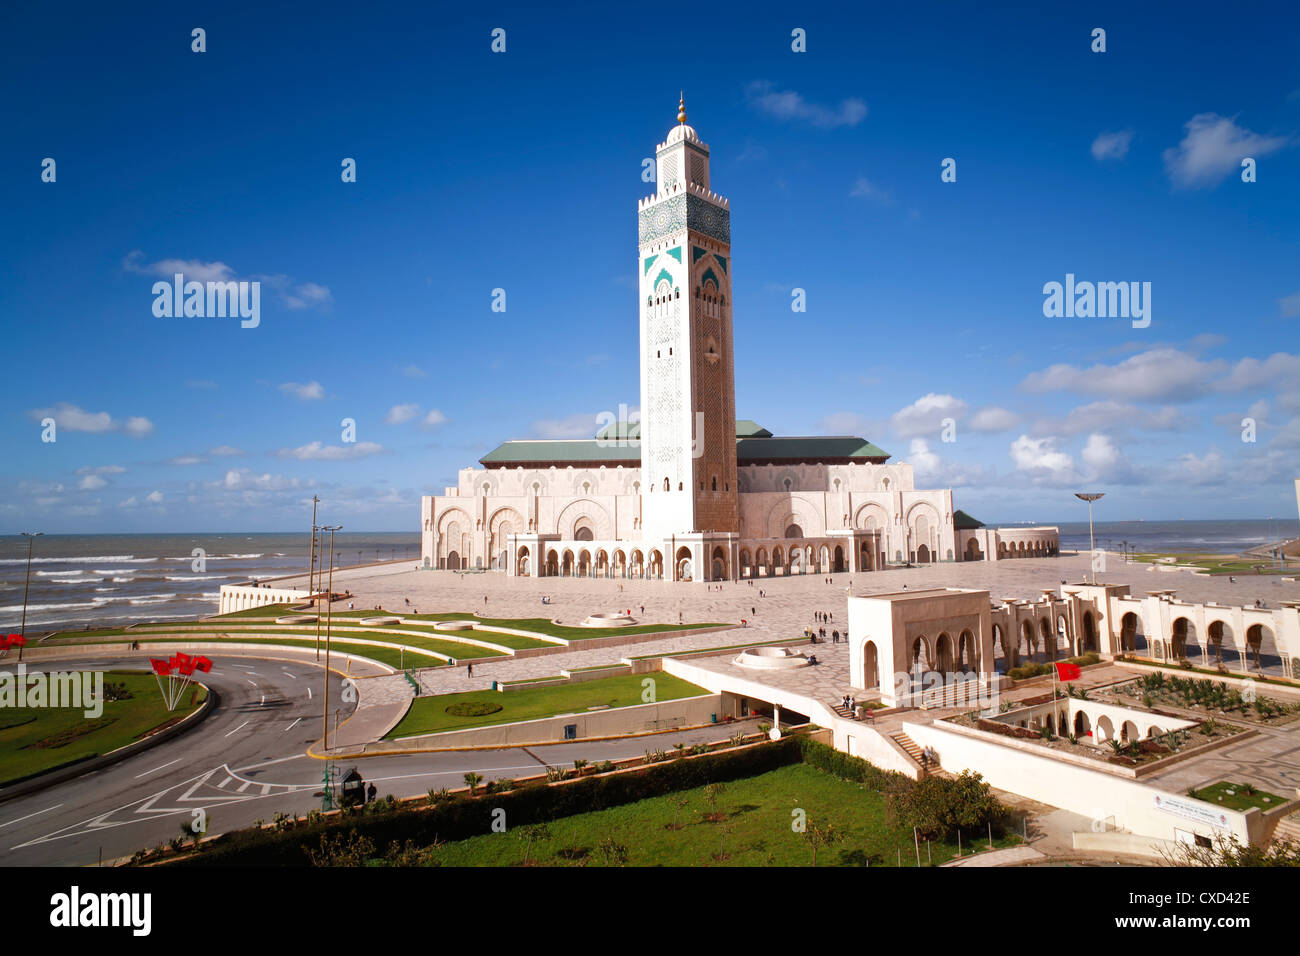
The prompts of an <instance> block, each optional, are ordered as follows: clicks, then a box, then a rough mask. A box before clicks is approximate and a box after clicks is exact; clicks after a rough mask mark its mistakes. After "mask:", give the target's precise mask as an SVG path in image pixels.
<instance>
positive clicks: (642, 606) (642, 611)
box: [641, 604, 645, 617]
mask: <svg viewBox="0 0 1300 956" xmlns="http://www.w3.org/2000/svg"><path fill="white" fill-rule="evenodd" d="M641 616H642V617H645V605H644V604H642V605H641Z"/></svg>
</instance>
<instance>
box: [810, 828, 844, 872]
mask: <svg viewBox="0 0 1300 956" xmlns="http://www.w3.org/2000/svg"><path fill="white" fill-rule="evenodd" d="M803 838H804V840H805V841H807V843H808V845H809V846H811V847H812V851H813V864H812V865H813V866H816V865H817V851H818V849H820V848H821V847H824V846H830V845H832V844H834V843H838V842H839V841H840V832H839V831H838V830H836V829H835V824H833V823H826V824H820V823H811V822H810V823H809V824H808V828H807V829H806V830H804V831H803Z"/></svg>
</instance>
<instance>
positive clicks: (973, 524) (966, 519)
mask: <svg viewBox="0 0 1300 956" xmlns="http://www.w3.org/2000/svg"><path fill="white" fill-rule="evenodd" d="M952 526H953V527H954V528H956V529H957V530H958V531H971V530H973V529H975V528H982V527H984V522H983V521H976V520H975V519H974V518H972V517H971V516H970V515H968V514H967V513H966V512H964V511H961V510H958V511H954V512H953V513H952Z"/></svg>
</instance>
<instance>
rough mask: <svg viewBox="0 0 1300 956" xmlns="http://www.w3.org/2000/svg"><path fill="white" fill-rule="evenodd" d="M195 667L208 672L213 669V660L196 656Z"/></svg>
mask: <svg viewBox="0 0 1300 956" xmlns="http://www.w3.org/2000/svg"><path fill="white" fill-rule="evenodd" d="M194 669H195V670H196V671H201V672H203V673H204V674H206V673H207V672H208V671H210V670H212V661H211V660H210V659H209V658H206V657H196V658H194Z"/></svg>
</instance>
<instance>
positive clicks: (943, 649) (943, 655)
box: [934, 634, 952, 674]
mask: <svg viewBox="0 0 1300 956" xmlns="http://www.w3.org/2000/svg"><path fill="white" fill-rule="evenodd" d="M934 665H935V670H937V671H939V672H940V673H943V674H951V673H952V638H950V637H949V636H948V635H947V634H940V635H939V639H938V640H937V641H935V642H934Z"/></svg>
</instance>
